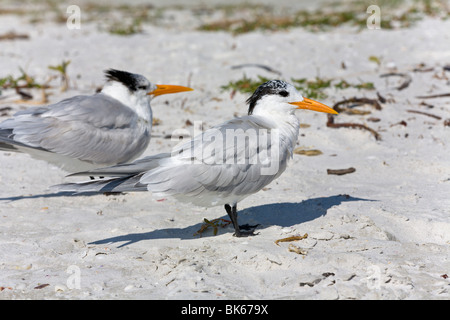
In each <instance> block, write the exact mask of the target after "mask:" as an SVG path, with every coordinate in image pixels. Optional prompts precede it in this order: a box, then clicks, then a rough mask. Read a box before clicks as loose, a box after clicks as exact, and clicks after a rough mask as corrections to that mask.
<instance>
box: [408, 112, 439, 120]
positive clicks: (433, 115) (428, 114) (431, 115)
mask: <svg viewBox="0 0 450 320" xmlns="http://www.w3.org/2000/svg"><path fill="white" fill-rule="evenodd" d="M406 111H408V112H409V113H418V114H422V115H424V116H428V117H432V118H435V119H437V120H441V119H442V118H441V117H439V116H437V115H435V114H431V113H428V112H423V111H417V110H406Z"/></svg>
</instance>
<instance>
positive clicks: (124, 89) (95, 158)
mask: <svg viewBox="0 0 450 320" xmlns="http://www.w3.org/2000/svg"><path fill="white" fill-rule="evenodd" d="M105 73H106V78H107V82H106V84H105V85H104V87H103V89H102V90H101V91H100V92H99V93H96V94H94V95H91V96H85V95H79V96H75V97H72V98H68V99H65V100H62V101H60V102H58V103H55V104H52V105H48V106H41V107H33V108H30V109H28V110H25V111H20V112H18V113H16V114H15V115H14V116H13V118H10V119H7V120H5V121H3V122H2V123H0V150H3V151H16V152H26V153H28V154H30V155H31V156H32V157H34V158H37V159H42V160H46V161H48V162H50V163H52V164H55V165H57V166H59V167H61V168H62V169H64V170H66V171H69V172H77V171H82V170H91V169H94V168H100V167H105V166H112V165H116V164H121V163H127V162H131V161H133V160H135V159H137V157H139V156H140V155H141V154H142V153H143V152H144V151H145V149H146V148H147V146H148V144H149V142H150V137H151V129H152V109H151V106H150V100H151V99H152V98H153V97H155V96H158V95H162V94H167V93H175V92H182V91H190V90H192V89H191V88H187V87H182V86H172V85H155V84H152V83H150V82H149V81H148V80H147V79H146V78H145V77H144V76H142V75H139V74H133V73H129V72H125V71H119V70H114V69H110V70H107V71H105Z"/></svg>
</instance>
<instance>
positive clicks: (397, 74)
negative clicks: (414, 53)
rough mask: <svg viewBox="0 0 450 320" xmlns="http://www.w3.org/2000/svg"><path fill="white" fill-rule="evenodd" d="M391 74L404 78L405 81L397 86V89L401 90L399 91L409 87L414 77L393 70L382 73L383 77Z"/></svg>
mask: <svg viewBox="0 0 450 320" xmlns="http://www.w3.org/2000/svg"><path fill="white" fill-rule="evenodd" d="M391 76H398V77H402V78H404V80H403V83H402V84H401V85H400V86H399V87H398V88H397V90H399V91H400V90H403V89H405V88H407V87H408V86H409V84H410V83H411V81H412V78H411V77H410V76H409V75H407V74H405V73H396V72H391V73H384V74H382V75H380V77H381V78H386V77H391Z"/></svg>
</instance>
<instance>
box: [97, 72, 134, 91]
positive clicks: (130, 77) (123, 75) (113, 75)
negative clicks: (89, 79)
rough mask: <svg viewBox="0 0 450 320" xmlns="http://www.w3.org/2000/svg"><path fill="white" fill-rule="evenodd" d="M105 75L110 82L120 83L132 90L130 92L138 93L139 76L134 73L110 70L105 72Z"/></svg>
mask: <svg viewBox="0 0 450 320" xmlns="http://www.w3.org/2000/svg"><path fill="white" fill-rule="evenodd" d="M105 74H106V78H107V79H108V80H112V81H118V82H120V83H122V84H123V85H125V86H126V87H127V88H128V89H130V91H136V90H137V89H138V85H139V80H138V77H137V75H135V74H133V73H130V72H126V71H120V70H116V69H109V70H106V71H105Z"/></svg>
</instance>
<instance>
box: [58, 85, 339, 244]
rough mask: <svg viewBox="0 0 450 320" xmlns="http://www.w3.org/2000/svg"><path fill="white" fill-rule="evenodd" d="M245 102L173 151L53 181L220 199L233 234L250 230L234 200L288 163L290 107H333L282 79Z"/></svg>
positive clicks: (81, 187)
mask: <svg viewBox="0 0 450 320" xmlns="http://www.w3.org/2000/svg"><path fill="white" fill-rule="evenodd" d="M247 102H248V104H249V109H248V115H246V116H243V117H239V118H235V119H233V120H229V121H226V122H224V123H222V124H219V125H217V126H215V127H213V128H210V129H208V130H206V131H204V132H202V133H201V134H199V135H197V136H195V137H194V138H193V139H192V140H190V141H188V142H186V143H182V144H181V145H179V146H177V147H175V148H174V149H173V150H172V152H171V153H162V154H157V155H154V156H149V157H145V158H142V159H140V160H137V161H135V162H133V163H130V164H124V165H118V166H111V167H108V168H100V169H96V170H91V171H87V172H81V173H75V174H73V175H89V176H105V177H112V178H105V179H104V180H96V181H89V182H79V183H67V184H62V185H58V186H55V187H56V189H57V190H59V191H70V192H127V191H151V192H152V193H153V195H156V196H173V197H175V198H176V199H177V200H180V201H184V202H190V203H193V204H194V205H198V206H205V207H210V206H216V205H222V206H225V210H226V211H227V213H228V215H229V217H230V219H231V221H232V223H233V226H234V230H235V233H234V235H235V236H237V237H241V236H248V235H253V234H254V233H253V230H252V229H254V228H255V226H253V227H252V226H247V225H246V226H239V224H238V221H237V210H236V206H237V203H238V202H239V201H241V200H242V199H244V198H246V197H247V196H249V195H251V194H253V193H256V192H258V191H259V190H261V189H262V188H264V187H265V186H266V185H267V184H269V183H270V182H272V181H273V180H274V179H276V178H278V177H279V176H280V175H281V174H282V173H283V171H284V170H285V169H286V165H287V161H288V159H289V158H291V157H292V153H293V149H294V145H295V143H296V141H297V137H298V131H299V126H300V123H299V120H298V119H297V117H296V116H295V114H294V111H295V110H296V109H308V110H314V111H320V112H327V113H334V114H337V112H336V111H334V110H333V109H331V108H329V107H327V106H325V105H323V104H321V103H319V102H316V101H314V100H311V99H307V98H303V97H302V96H301V94H300V93H299V92H298V91H297V90H296V89H295V87H294V86H292V85H291V84H289V83H286V82H284V81H280V80H271V81H268V82H266V83H264V84H262V85H261V86H259V87H258V89H257V90H256V91H255V92H254V93H253V95H252V96H251V97H250V98H249V99H248V100H247Z"/></svg>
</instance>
